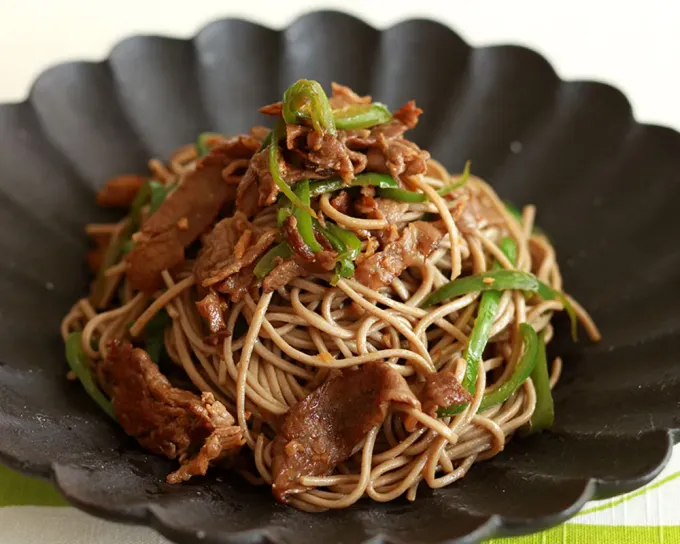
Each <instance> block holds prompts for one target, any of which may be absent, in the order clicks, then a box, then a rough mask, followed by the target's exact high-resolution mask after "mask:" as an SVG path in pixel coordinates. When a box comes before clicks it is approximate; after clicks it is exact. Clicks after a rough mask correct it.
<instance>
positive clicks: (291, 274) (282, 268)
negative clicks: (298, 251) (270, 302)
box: [262, 258, 307, 293]
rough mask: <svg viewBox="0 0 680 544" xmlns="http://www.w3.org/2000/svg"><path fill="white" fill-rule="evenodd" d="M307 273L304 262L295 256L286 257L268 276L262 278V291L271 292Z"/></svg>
mask: <svg viewBox="0 0 680 544" xmlns="http://www.w3.org/2000/svg"><path fill="white" fill-rule="evenodd" d="M306 275H307V269H306V268H305V266H304V264H302V263H301V262H299V261H298V260H297V259H295V258H291V259H286V260H285V261H282V262H281V263H279V264H278V265H277V266H276V267H275V268H274V270H272V271H271V272H270V273H269V274H267V277H266V278H265V279H264V280H262V291H263V292H265V293H271V292H272V291H276V290H277V289H280V288H281V287H283V286H285V285H288V284H289V283H290V282H291V281H293V280H294V279H295V278H299V277H301V276H306Z"/></svg>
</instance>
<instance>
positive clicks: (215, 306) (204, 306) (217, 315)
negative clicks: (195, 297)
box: [196, 293, 227, 334]
mask: <svg viewBox="0 0 680 544" xmlns="http://www.w3.org/2000/svg"><path fill="white" fill-rule="evenodd" d="M222 305H223V302H222V300H220V297H219V295H217V294H216V293H208V294H207V295H206V296H205V297H203V299H202V300H199V301H198V302H197V303H196V308H198V313H199V314H201V317H203V318H205V319H206V320H207V321H208V326H209V327H210V332H211V333H213V334H214V333H217V332H219V331H221V330H223V329H225V328H226V327H227V325H226V323H225V322H224V317H222Z"/></svg>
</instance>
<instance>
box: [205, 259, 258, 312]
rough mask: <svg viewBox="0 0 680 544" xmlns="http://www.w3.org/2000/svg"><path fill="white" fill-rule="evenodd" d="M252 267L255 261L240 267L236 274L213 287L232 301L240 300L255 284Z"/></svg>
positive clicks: (253, 267)
mask: <svg viewBox="0 0 680 544" xmlns="http://www.w3.org/2000/svg"><path fill="white" fill-rule="evenodd" d="M254 269H255V263H253V264H251V265H250V266H246V267H244V268H241V270H239V271H238V272H237V273H236V274H232V275H231V276H229V277H228V278H227V279H225V280H224V281H222V282H220V283H218V284H217V285H216V286H215V287H216V289H217V290H218V291H219V292H220V293H224V294H225V295H228V296H229V300H231V301H232V302H240V301H242V300H243V297H245V296H246V293H247V292H248V290H249V289H250V288H251V287H252V286H253V285H255V275H254V273H253V271H254Z"/></svg>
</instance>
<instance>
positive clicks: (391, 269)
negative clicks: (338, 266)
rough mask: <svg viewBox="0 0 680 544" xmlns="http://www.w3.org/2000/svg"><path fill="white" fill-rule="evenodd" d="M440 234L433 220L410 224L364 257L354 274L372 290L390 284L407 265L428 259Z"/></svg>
mask: <svg viewBox="0 0 680 544" xmlns="http://www.w3.org/2000/svg"><path fill="white" fill-rule="evenodd" d="M442 236H443V234H442V232H441V231H440V230H439V229H438V228H437V227H436V226H435V225H433V224H432V223H428V222H426V221H415V222H413V223H410V224H409V225H408V226H407V227H406V228H404V230H403V231H402V233H401V236H400V237H399V239H398V240H395V241H394V242H390V243H389V244H387V245H386V246H385V248H384V249H383V250H382V251H379V252H378V253H375V254H373V255H371V256H370V257H368V258H367V259H365V260H363V261H362V262H361V263H360V264H359V265H358V266H357V268H356V273H355V275H354V277H355V279H356V280H357V281H359V282H361V283H363V284H364V285H365V286H366V287H370V288H371V289H379V288H380V287H384V286H385V285H389V284H390V283H392V281H393V280H394V279H395V278H397V277H399V275H400V274H401V273H402V272H403V271H404V270H406V268H408V267H409V266H413V265H415V264H418V263H421V262H422V261H423V260H424V259H427V258H428V257H429V256H430V254H431V253H432V252H433V251H434V250H435V249H437V247H438V246H439V241H440V240H441V239H442Z"/></svg>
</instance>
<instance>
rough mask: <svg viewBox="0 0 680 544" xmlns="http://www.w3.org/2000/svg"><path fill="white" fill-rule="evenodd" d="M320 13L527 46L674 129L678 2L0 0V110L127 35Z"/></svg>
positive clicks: (273, 22) (678, 107) (679, 62)
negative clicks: (444, 28) (63, 65)
mask: <svg viewBox="0 0 680 544" xmlns="http://www.w3.org/2000/svg"><path fill="white" fill-rule="evenodd" d="M322 7H329V8H336V9H345V10H346V11H349V12H351V13H354V14H358V15H361V16H363V17H364V18H365V19H366V20H368V21H369V22H371V23H372V24H374V25H377V26H380V27H383V26H388V25H390V24H393V23H395V22H397V21H399V20H402V19H404V18H407V17H412V16H426V17H430V18H433V19H436V20H439V21H441V22H444V23H446V24H448V25H450V26H452V27H453V28H454V29H456V30H457V31H458V32H459V33H460V34H461V35H462V36H463V37H464V38H465V39H467V40H468V41H470V42H471V43H473V44H475V45H478V44H489V43H502V42H506V43H520V44H523V45H527V46H529V47H532V48H534V49H537V50H538V51H540V52H541V53H543V54H544V55H545V56H546V57H547V58H548V59H549V60H550V61H551V62H552V64H553V66H555V68H556V69H557V72H558V73H559V74H560V75H561V76H562V77H564V78H568V79H596V80H600V81H605V82H608V83H612V84H614V85H616V86H618V87H619V88H621V89H622V90H623V91H624V92H625V94H626V95H627V96H628V97H629V99H630V100H631V102H632V104H633V107H634V109H635V113H636V116H637V117H638V118H639V119H640V120H642V121H644V122H650V123H656V124H662V125H667V126H672V127H674V128H676V129H678V128H680V2H678V1H677V0H645V1H640V0H636V1H631V0H624V1H611V0H586V1H584V0H570V1H569V2H556V1H554V0H513V1H508V0H465V1H461V0H450V1H428V0H411V1H409V2H405V1H400V0H392V1H383V0H379V1H366V0H364V1H361V0H345V1H344V2H343V1H334V2H316V1H301V0H292V1H284V0H277V1H263V0H238V1H233V0H193V1H192V0H190V1H187V0H183V1H178V0H104V1H102V0H42V1H41V0H0V101H16V100H21V99H23V98H24V97H25V95H26V93H27V91H28V89H29V86H30V83H31V81H32V80H33V79H34V78H35V76H36V75H37V74H38V73H39V72H40V71H41V70H43V69H44V68H45V67H46V66H48V65H50V64H53V63H56V62H59V61H64V60H72V59H102V58H104V57H105V56H106V55H107V52H108V51H109V50H110V49H111V47H112V46H113V45H114V44H115V43H116V41H118V40H119V39H121V38H123V37H125V36H127V35H130V34H134V33H156V34H165V35H177V36H190V35H192V34H194V33H195V32H196V31H197V30H198V29H200V28H201V27H202V26H203V25H205V24H206V23H207V22H209V21H211V20H213V19H215V18H218V17H221V16H227V15H232V16H233V15H238V16H243V17H246V18H248V19H251V20H255V21H259V22H261V23H264V24H267V25H270V26H275V27H282V26H285V25H287V24H288V23H289V22H290V21H291V20H293V19H294V18H296V17H297V16H298V15H300V14H301V13H303V12H304V11H307V10H309V9H314V8H322ZM339 46H340V44H339ZM442 61H443V62H445V59H442ZM517 84H518V85H521V81H519V82H517Z"/></svg>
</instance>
